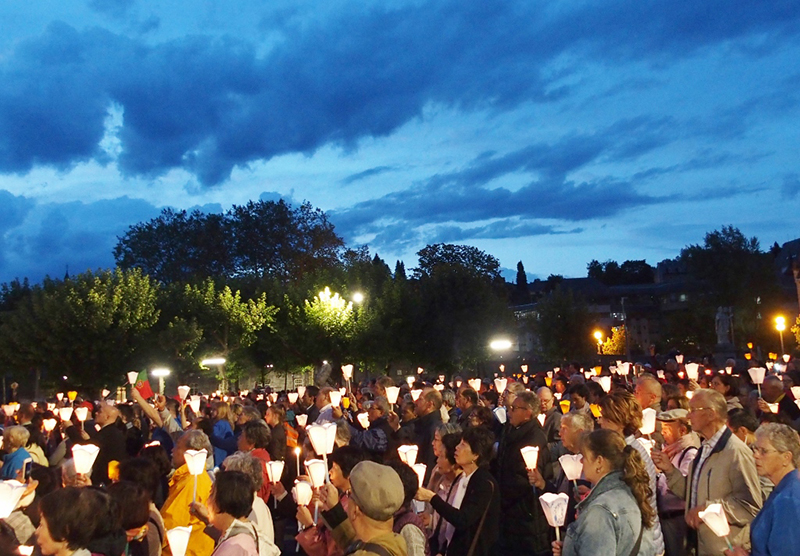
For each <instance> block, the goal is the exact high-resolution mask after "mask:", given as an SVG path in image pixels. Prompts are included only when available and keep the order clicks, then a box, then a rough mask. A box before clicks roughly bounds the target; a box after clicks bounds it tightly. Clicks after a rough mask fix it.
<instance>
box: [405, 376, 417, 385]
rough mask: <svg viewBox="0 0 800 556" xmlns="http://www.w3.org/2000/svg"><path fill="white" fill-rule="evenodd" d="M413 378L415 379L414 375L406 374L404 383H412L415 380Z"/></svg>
mask: <svg viewBox="0 0 800 556" xmlns="http://www.w3.org/2000/svg"><path fill="white" fill-rule="evenodd" d="M415 380H416V379H415V378H414V376H413V375H409V376H407V377H406V383H407V384H408V385H409V386H411V385H412V384H414V381H415Z"/></svg>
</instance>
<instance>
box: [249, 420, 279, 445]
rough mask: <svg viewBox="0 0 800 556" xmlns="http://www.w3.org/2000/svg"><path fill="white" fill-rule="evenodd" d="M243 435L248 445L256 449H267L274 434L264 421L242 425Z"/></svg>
mask: <svg viewBox="0 0 800 556" xmlns="http://www.w3.org/2000/svg"><path fill="white" fill-rule="evenodd" d="M242 434H243V435H244V437H245V439H246V440H247V442H248V444H252V445H253V446H254V447H256V448H263V449H265V450H266V449H267V447H268V446H269V441H270V438H271V436H272V432H271V431H270V430H269V427H268V426H267V424H266V423H265V422H264V421H261V420H259V421H248V422H246V423H245V424H244V425H242Z"/></svg>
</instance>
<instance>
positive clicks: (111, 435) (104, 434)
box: [90, 422, 128, 485]
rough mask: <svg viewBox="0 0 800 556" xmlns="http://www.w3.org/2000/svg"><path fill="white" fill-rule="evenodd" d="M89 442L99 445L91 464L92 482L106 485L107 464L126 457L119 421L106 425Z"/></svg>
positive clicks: (124, 441)
mask: <svg viewBox="0 0 800 556" xmlns="http://www.w3.org/2000/svg"><path fill="white" fill-rule="evenodd" d="M90 442H91V443H92V444H95V445H97V446H99V447H100V452H99V453H98V454H97V459H96V460H94V465H93V466H92V484H94V485H108V484H110V481H109V479H108V464H109V463H110V462H112V461H118V462H122V461H124V460H126V459H128V450H127V440H126V438H125V433H124V432H122V430H121V429H120V425H119V422H117V423H112V424H110V425H106V426H105V427H103V428H102V429H100V430H99V431H98V432H97V434H95V435H94V436H92V438H91V440H90Z"/></svg>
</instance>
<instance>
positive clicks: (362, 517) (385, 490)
mask: <svg viewBox="0 0 800 556" xmlns="http://www.w3.org/2000/svg"><path fill="white" fill-rule="evenodd" d="M434 391H435V390H434ZM323 492H324V495H323V498H324V504H325V507H326V508H329V509H328V510H327V511H325V512H323V514H322V517H323V518H324V519H325V522H326V523H327V525H328V526H329V527H330V528H331V530H332V532H333V538H334V540H335V541H336V544H337V545H339V547H340V548H341V549H342V550H344V552H345V553H346V554H351V555H354V556H366V555H371V554H374V555H377V556H405V555H406V542H405V540H403V537H401V536H400V535H398V534H397V533H394V532H392V525H393V524H394V514H395V512H396V511H397V510H399V509H400V506H402V505H403V482H402V481H401V480H400V476H399V475H398V474H397V472H396V471H395V470H394V469H392V468H391V467H388V466H386V465H381V464H379V463H375V462H372V461H362V462H361V463H359V464H357V465H356V466H355V467H353V470H352V471H351V472H350V498H349V499H348V502H347V509H346V510H345V509H344V508H343V507H342V504H341V503H340V502H339V495H338V491H337V490H336V487H335V486H333V484H331V483H328V484H327V485H326V487H325V488H324V489H323Z"/></svg>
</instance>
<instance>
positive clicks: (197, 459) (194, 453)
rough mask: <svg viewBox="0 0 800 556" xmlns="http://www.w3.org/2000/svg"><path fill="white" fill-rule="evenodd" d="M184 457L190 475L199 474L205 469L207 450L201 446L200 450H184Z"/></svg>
mask: <svg viewBox="0 0 800 556" xmlns="http://www.w3.org/2000/svg"><path fill="white" fill-rule="evenodd" d="M183 457H184V458H185V459H186V467H188V468H189V474H190V475H201V474H202V473H203V472H204V471H205V470H206V458H207V457H208V451H207V450H206V449H205V448H203V449H202V450H186V451H185V452H184V453H183Z"/></svg>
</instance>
